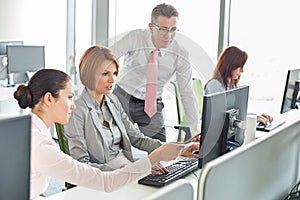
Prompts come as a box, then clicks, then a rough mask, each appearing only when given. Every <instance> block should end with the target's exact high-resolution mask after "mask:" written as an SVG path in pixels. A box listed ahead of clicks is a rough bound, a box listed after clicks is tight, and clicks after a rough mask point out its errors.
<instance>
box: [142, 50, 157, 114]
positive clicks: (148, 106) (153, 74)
mask: <svg viewBox="0 0 300 200" xmlns="http://www.w3.org/2000/svg"><path fill="white" fill-rule="evenodd" d="M158 53H159V50H158V49H155V50H154V51H153V52H152V56H151V59H150V60H149V63H148V69H147V83H146V96H145V107H144V111H145V113H147V115H148V116H149V117H152V116H153V115H154V114H155V113H156V111H157V106H156V88H157V87H156V85H157V70H158V69H157V68H158V67H157V59H156V58H157V55H158Z"/></svg>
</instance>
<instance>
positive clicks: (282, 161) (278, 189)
mask: <svg viewBox="0 0 300 200" xmlns="http://www.w3.org/2000/svg"><path fill="white" fill-rule="evenodd" d="M283 117H286V120H287V123H286V124H284V125H283V126H281V127H279V128H277V129H275V130H274V131H273V132H269V133H266V135H265V136H263V137H261V138H258V139H256V140H255V141H253V142H252V143H250V144H249V145H246V146H244V147H241V148H238V149H236V150H234V151H232V152H230V153H228V154H226V155H224V156H222V157H220V158H218V159H216V160H214V161H212V162H210V163H208V164H207V165H206V166H205V167H204V168H203V169H202V171H201V176H200V179H199V189H198V199H199V200H200V199H201V200H214V199H231V200H235V199H237V200H240V199H243V200H247V199H249V200H253V199H255V200H260V199H262V200H265V199H284V198H285V197H286V196H287V194H288V193H289V191H290V190H291V188H292V186H293V185H294V184H296V182H297V181H298V180H299V156H300V154H299V147H300V111H298V110H293V111H290V112H289V113H286V114H285V115H283Z"/></svg>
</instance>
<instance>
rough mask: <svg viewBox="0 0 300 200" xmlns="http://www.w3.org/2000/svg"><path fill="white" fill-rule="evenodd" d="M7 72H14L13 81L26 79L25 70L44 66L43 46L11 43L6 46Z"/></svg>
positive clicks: (34, 69)
mask: <svg viewBox="0 0 300 200" xmlns="http://www.w3.org/2000/svg"><path fill="white" fill-rule="evenodd" d="M7 57H8V74H11V73H12V74H14V80H13V82H14V83H22V82H27V81H28V79H29V78H28V76H27V74H26V72H36V71H38V70H40V69H44V68H45V47H44V46H27V45H22V46H21V45H13V46H7Z"/></svg>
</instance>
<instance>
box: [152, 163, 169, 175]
mask: <svg viewBox="0 0 300 200" xmlns="http://www.w3.org/2000/svg"><path fill="white" fill-rule="evenodd" d="M151 172H152V174H155V175H161V174H165V173H168V172H169V170H167V168H165V167H164V166H163V165H162V164H160V163H157V164H156V165H154V166H153V167H152V170H151Z"/></svg>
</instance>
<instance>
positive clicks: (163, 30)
mask: <svg viewBox="0 0 300 200" xmlns="http://www.w3.org/2000/svg"><path fill="white" fill-rule="evenodd" d="M152 25H153V27H155V28H156V29H157V30H158V32H159V33H160V34H162V35H166V34H168V33H171V34H174V33H175V32H176V31H178V29H177V27H172V28H171V29H167V28H163V27H159V26H157V25H156V24H154V23H152Z"/></svg>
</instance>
